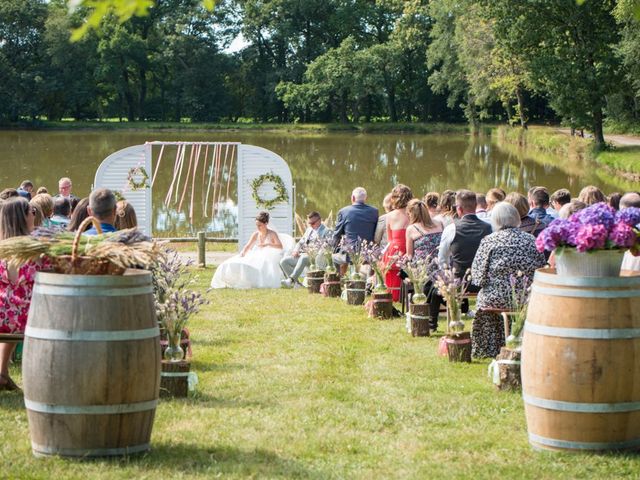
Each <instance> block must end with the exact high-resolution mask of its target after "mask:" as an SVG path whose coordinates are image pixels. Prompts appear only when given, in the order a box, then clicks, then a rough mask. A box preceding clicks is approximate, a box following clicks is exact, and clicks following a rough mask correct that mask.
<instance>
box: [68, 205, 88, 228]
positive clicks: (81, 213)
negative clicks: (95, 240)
mask: <svg viewBox="0 0 640 480" xmlns="http://www.w3.org/2000/svg"><path fill="white" fill-rule="evenodd" d="M88 206H89V197H84V198H83V199H82V200H80V201H79V202H78V205H76V208H75V209H74V210H73V213H72V214H71V221H70V222H69V225H68V226H67V230H69V231H70V232H75V231H76V230H78V228H79V227H80V224H81V223H82V222H84V219H85V218H87V217H88V216H89V212H88V211H87V207H88ZM89 228H91V225H87V226H86V227H84V231H85V232H86V231H87V230H89Z"/></svg>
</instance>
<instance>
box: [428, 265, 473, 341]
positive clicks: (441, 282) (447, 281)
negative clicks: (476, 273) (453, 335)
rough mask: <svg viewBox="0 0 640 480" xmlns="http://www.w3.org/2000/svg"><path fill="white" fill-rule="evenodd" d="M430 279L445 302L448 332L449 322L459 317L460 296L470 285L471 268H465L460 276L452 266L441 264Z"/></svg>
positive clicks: (448, 329) (448, 330)
mask: <svg viewBox="0 0 640 480" xmlns="http://www.w3.org/2000/svg"><path fill="white" fill-rule="evenodd" d="M432 280H433V284H434V285H435V287H436V288H437V289H438V293H439V294H440V296H441V297H442V298H444V299H445V301H446V302H447V316H448V317H449V318H448V320H449V322H447V333H450V328H451V325H450V324H451V323H452V322H454V321H457V320H458V319H459V316H460V306H461V304H462V298H463V297H464V294H465V293H466V292H467V290H468V289H469V285H471V270H469V269H467V271H466V272H465V273H464V275H463V276H462V277H460V276H459V275H458V272H456V270H455V269H454V268H451V267H449V266H448V265H442V266H439V267H438V269H437V270H436V271H435V272H434V273H433V276H432ZM454 316H455V319H454V318H453V317H454Z"/></svg>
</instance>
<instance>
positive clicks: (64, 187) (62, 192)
mask: <svg viewBox="0 0 640 480" xmlns="http://www.w3.org/2000/svg"><path fill="white" fill-rule="evenodd" d="M72 188H73V184H72V183H71V179H70V178H69V177H62V178H61V179H60V180H58V194H57V195H56V196H55V197H53V198H54V199H55V198H60V197H64V198H66V199H67V200H69V202H71V200H72V199H73V198H78V197H76V196H75V195H74V194H73V193H71V189H72Z"/></svg>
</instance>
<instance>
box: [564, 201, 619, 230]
mask: <svg viewBox="0 0 640 480" xmlns="http://www.w3.org/2000/svg"><path fill="white" fill-rule="evenodd" d="M569 220H571V221H572V222H577V223H580V224H582V225H603V226H604V228H605V229H606V230H611V228H612V227H613V224H614V223H615V221H616V211H615V210H614V209H613V208H612V207H610V206H609V205H607V204H606V203H604V202H600V203H595V204H593V205H591V206H589V207H587V208H583V209H582V210H579V211H577V212H576V213H574V214H573V215H571V217H570V218H569Z"/></svg>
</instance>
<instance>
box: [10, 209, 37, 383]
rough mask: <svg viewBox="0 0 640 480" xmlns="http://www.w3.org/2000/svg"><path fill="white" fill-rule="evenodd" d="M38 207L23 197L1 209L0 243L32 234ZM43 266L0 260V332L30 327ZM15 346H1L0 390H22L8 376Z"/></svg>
mask: <svg viewBox="0 0 640 480" xmlns="http://www.w3.org/2000/svg"><path fill="white" fill-rule="evenodd" d="M34 210H35V207H33V206H31V205H29V202H28V201H27V200H26V199H25V198H22V197H14V198H10V199H9V200H7V201H5V202H4V203H2V206H1V207H0V240H4V239H6V238H11V237H17V236H21V235H29V234H30V233H31V231H32V230H33V228H34V219H35V211H34ZM42 267H43V264H41V263H34V262H29V263H26V264H24V265H22V266H21V267H20V268H16V267H13V266H11V265H8V264H7V263H6V262H4V261H0V333H23V332H24V329H25V326H26V324H27V315H28V313H29V305H30V304H31V293H32V291H33V281H34V279H35V275H36V272H37V271H38V270H40V269H41V268H42ZM14 348H15V344H14V343H0V391H1V390H19V388H18V386H17V385H16V384H15V383H14V381H13V380H11V377H9V359H10V358H11V354H12V353H13V349H14Z"/></svg>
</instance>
